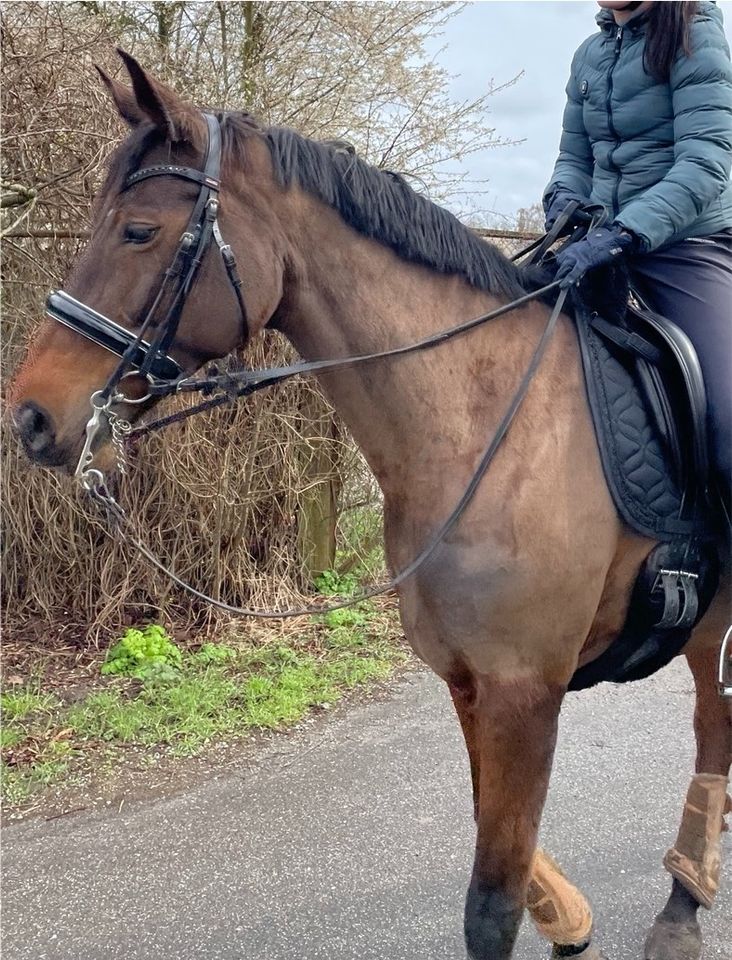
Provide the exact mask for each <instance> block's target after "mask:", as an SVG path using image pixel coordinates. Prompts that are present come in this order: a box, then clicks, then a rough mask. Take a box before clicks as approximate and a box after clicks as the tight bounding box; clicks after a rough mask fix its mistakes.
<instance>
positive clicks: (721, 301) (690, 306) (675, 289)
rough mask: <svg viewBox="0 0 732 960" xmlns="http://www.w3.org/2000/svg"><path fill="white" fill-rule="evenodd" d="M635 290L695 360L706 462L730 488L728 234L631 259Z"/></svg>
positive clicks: (731, 257)
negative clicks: (701, 388)
mask: <svg viewBox="0 0 732 960" xmlns="http://www.w3.org/2000/svg"><path fill="white" fill-rule="evenodd" d="M628 265H629V267H630V273H631V279H632V282H633V284H634V285H635V286H636V287H637V288H638V291H639V292H640V294H641V295H642V296H643V297H644V299H645V300H646V301H647V303H648V305H649V306H650V307H651V309H652V310H655V311H656V313H660V314H662V315H663V316H666V317H668V318H669V320H672V321H673V322H674V323H676V324H678V326H679V327H681V329H682V330H683V331H684V333H685V334H686V335H687V336H688V337H689V339H690V340H691V342H692V343H693V344H694V347H695V348H696V352H697V354H698V355H699V362H700V364H701V368H702V373H703V375H704V382H705V385H706V389H707V402H708V413H709V432H710V446H711V449H710V456H711V461H712V466H713V469H714V470H715V472H716V473H717V476H718V478H719V480H720V481H721V483H722V484H723V489H724V491H725V492H726V493H727V495H729V490H730V485H731V484H732V230H728V231H725V232H724V233H720V234H716V235H715V236H713V237H699V238H694V239H688V240H683V241H681V242H680V243H675V244H673V246H670V247H668V248H666V249H665V250H663V249H662V250H658V251H654V252H653V253H647V254H635V255H633V256H631V257H630V258H629V264H628Z"/></svg>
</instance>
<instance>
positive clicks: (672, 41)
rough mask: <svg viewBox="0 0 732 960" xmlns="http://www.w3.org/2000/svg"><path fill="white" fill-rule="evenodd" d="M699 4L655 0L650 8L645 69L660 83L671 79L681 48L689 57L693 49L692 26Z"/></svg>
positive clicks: (644, 61) (644, 59) (644, 55)
mask: <svg viewBox="0 0 732 960" xmlns="http://www.w3.org/2000/svg"><path fill="white" fill-rule="evenodd" d="M698 6H699V4H698V3H695V2H689V0H687V2H684V3H676V2H669V3H654V4H653V5H652V6H651V8H650V10H649V11H648V27H647V29H646V48H645V52H644V54H643V65H644V67H645V70H646V73H650V75H651V76H652V77H655V78H656V80H659V81H660V82H661V83H668V80H669V76H670V74H671V65H672V63H673V62H674V60H675V59H676V54H677V53H678V52H679V50H683V51H684V53H685V54H686V56H687V57H688V56H689V55H690V53H691V45H690V43H689V30H690V27H691V21H692V20H693V19H694V15H695V14H696V12H697V8H698Z"/></svg>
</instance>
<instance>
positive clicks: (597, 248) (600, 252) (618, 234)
mask: <svg viewBox="0 0 732 960" xmlns="http://www.w3.org/2000/svg"><path fill="white" fill-rule="evenodd" d="M633 245H634V238H633V235H632V234H631V233H629V232H628V231H627V230H625V229H623V227H621V226H620V224H618V223H611V224H609V225H608V226H606V227H595V228H594V229H593V230H590V232H589V233H588V234H587V235H586V236H585V237H583V238H582V239H581V240H578V241H577V242H576V243H570V244H569V245H568V246H566V247H565V248H564V249H563V250H560V251H559V252H558V253H557V264H558V266H559V269H558V270H557V274H556V279H557V280H559V281H561V286H562V287H571V286H572V284H574V283H577V282H578V281H579V280H580V279H581V278H582V277H583V276H584V275H585V273H587V271H588V270H593V269H594V268H595V267H601V266H603V265H605V264H607V263H612V262H613V261H614V260H616V259H617V258H618V257H620V256H622V255H623V254H624V253H629V252H630V250H631V248H632V247H633Z"/></svg>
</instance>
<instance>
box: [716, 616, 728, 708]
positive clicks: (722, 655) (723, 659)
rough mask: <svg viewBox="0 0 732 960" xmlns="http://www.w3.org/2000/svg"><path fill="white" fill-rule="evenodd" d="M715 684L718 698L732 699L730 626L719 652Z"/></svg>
mask: <svg viewBox="0 0 732 960" xmlns="http://www.w3.org/2000/svg"><path fill="white" fill-rule="evenodd" d="M717 682H718V685H719V695H720V697H732V626H730V627H729V628H728V629H727V633H725V635H724V640H722V649H721V650H720V651H719V673H718V675H717Z"/></svg>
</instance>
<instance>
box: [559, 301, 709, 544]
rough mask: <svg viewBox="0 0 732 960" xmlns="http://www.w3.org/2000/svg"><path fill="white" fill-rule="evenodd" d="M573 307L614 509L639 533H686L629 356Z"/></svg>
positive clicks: (670, 472)
mask: <svg viewBox="0 0 732 960" xmlns="http://www.w3.org/2000/svg"><path fill="white" fill-rule="evenodd" d="M591 320H592V315H591V314H590V313H589V312H587V311H582V310H577V311H576V315H575V323H576V326H577V333H578V337H579V343H580V350H581V354H582V365H583V367H584V374H585V384H586V387H587V395H588V398H589V402H590V408H591V410H592V417H593V420H594V424H595V433H596V435H597V440H598V445H599V448H600V455H601V459H602V466H603V470H604V473H605V479H606V481H607V484H608V487H609V488H610V492H611V494H612V497H613V500H614V501H615V506H616V508H617V510H618V513H619V514H620V516H621V517H622V518H623V520H624V521H625V522H626V523H627V524H629V525H630V526H631V527H632V528H633V529H634V530H636V531H637V532H638V533H641V534H643V535H644V536H647V537H652V538H653V539H654V540H666V541H668V540H675V539H678V538H679V537H688V536H691V535H692V534H693V532H694V529H693V525H692V523H691V522H690V521H689V520H688V519H681V513H682V495H681V491H680V488H679V485H678V483H677V481H676V478H675V476H674V472H675V471H674V467H673V465H672V463H671V460H670V458H669V456H668V455H667V452H666V450H665V448H664V444H663V442H662V440H661V438H660V437H659V434H658V430H657V428H656V425H655V421H654V418H653V415H652V413H651V412H650V411H649V410H648V408H647V406H646V402H645V400H644V397H643V393H642V391H641V388H640V386H639V384H638V381H637V378H636V375H635V373H634V370H633V366H632V360H631V359H630V358H629V357H628V355H627V354H624V353H623V352H622V351H621V350H620V349H619V348H618V347H616V346H615V345H614V344H611V343H609V342H608V341H607V340H605V339H604V338H603V337H602V336H601V335H600V334H599V333H598V332H597V331H596V330H595V329H594V327H593V326H592V324H591Z"/></svg>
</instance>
